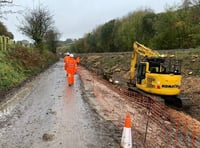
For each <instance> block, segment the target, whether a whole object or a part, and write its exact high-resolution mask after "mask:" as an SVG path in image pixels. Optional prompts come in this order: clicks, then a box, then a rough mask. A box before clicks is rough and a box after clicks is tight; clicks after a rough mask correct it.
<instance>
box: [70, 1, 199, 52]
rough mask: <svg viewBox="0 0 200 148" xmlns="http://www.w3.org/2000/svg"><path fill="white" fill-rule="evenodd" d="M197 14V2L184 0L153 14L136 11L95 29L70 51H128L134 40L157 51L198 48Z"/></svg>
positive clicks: (149, 11)
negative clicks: (178, 4)
mask: <svg viewBox="0 0 200 148" xmlns="http://www.w3.org/2000/svg"><path fill="white" fill-rule="evenodd" d="M199 14H200V1H199V0H184V1H183V3H182V4H181V5H180V6H174V7H171V8H168V9H167V10H166V11H165V12H163V13H157V14H156V13H155V12H154V11H153V10H151V9H145V10H137V11H135V12H132V13H130V14H128V15H127V16H125V17H123V18H121V19H113V20H110V21H109V22H106V23H105V24H103V25H100V26H98V27H97V28H95V29H94V30H93V31H92V32H90V33H87V34H85V36H84V37H83V38H81V39H79V40H77V41H76V42H74V44H72V45H71V47H70V51H73V52H78V53H87V52H119V51H131V50H132V43H133V41H135V40H136V41H139V42H140V43H142V44H145V45H147V46H148V47H151V48H153V49H159V50H161V49H186V48H195V47H198V46H199V45H200V25H199V23H200V15H199Z"/></svg>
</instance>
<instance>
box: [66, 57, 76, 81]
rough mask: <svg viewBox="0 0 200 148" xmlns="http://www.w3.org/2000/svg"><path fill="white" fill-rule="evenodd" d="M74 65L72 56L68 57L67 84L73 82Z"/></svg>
mask: <svg viewBox="0 0 200 148" xmlns="http://www.w3.org/2000/svg"><path fill="white" fill-rule="evenodd" d="M75 65H76V61H75V60H74V58H70V59H69V61H68V62H67V80H68V85H72V84H74V74H75Z"/></svg>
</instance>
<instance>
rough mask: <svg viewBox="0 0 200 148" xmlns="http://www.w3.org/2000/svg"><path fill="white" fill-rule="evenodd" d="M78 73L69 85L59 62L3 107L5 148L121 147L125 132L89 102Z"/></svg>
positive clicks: (0, 123)
mask: <svg viewBox="0 0 200 148" xmlns="http://www.w3.org/2000/svg"><path fill="white" fill-rule="evenodd" d="M80 84H81V81H80V78H79V76H78V75H76V76H75V84H74V86H72V87H69V86H68V85H67V82H66V76H65V72H64V70H63V61H59V62H58V63H56V64H55V65H53V66H52V67H50V68H49V69H48V70H47V71H45V72H44V73H42V74H40V75H39V76H38V77H36V78H35V79H34V80H33V81H31V82H29V83H27V84H26V85H25V86H23V87H22V88H21V89H20V90H19V91H17V92H16V93H15V94H14V95H12V96H9V98H7V99H6V101H5V102H3V103H2V104H1V106H0V147H2V148H23V147H32V148H45V147H50V148H54V147H55V148H66V147H81V148H84V147H86V148H104V147H119V143H120V137H121V131H120V130H119V128H117V127H116V126H115V125H114V124H112V123H111V122H110V121H109V120H104V119H103V118H102V117H100V116H99V115H98V114H97V113H96V112H95V111H94V110H93V109H91V108H90V106H89V104H88V103H87V102H86V101H85V100H86V99H85V98H84V97H85V95H83V90H82V87H81V85H80Z"/></svg>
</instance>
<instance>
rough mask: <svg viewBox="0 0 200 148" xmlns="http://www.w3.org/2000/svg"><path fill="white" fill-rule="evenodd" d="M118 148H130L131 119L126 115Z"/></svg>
mask: <svg viewBox="0 0 200 148" xmlns="http://www.w3.org/2000/svg"><path fill="white" fill-rule="evenodd" d="M120 148H132V135H131V117H130V114H127V115H126V119H125V124H124V129H123V132H122V139H121V144H120Z"/></svg>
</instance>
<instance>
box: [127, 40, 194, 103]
mask: <svg viewBox="0 0 200 148" xmlns="http://www.w3.org/2000/svg"><path fill="white" fill-rule="evenodd" d="M133 49H134V50H133V54H132V59H131V69H130V82H129V83H128V86H129V89H132V88H137V89H139V90H142V91H144V92H147V93H150V94H155V95H159V96H170V98H172V97H173V98H176V99H179V102H181V106H182V107H183V106H188V105H191V100H190V99H188V98H185V97H177V96H178V95H179V94H180V86H181V79H182V76H181V61H180V60H177V59H175V58H172V57H170V56H163V55H160V54H159V53H158V52H157V51H155V50H152V49H150V48H148V47H145V46H144V45H142V44H140V43H138V42H134V43H133Z"/></svg>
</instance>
